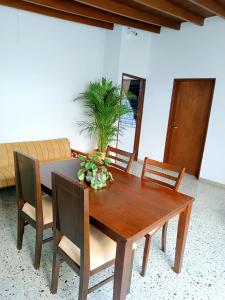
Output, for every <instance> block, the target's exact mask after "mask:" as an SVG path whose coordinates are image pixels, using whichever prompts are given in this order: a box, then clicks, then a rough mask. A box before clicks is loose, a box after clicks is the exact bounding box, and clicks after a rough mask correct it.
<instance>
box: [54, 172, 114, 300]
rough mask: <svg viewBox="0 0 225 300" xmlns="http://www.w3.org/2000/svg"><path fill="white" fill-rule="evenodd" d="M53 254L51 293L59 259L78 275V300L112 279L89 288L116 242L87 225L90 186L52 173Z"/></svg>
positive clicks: (110, 262) (105, 265)
mask: <svg viewBox="0 0 225 300" xmlns="http://www.w3.org/2000/svg"><path fill="white" fill-rule="evenodd" d="M52 186H53V215H54V256H53V266H52V284H51V293H53V294H55V293H56V292H57V286H58V278H59V267H60V260H61V259H63V261H65V262H66V263H68V265H69V266H70V267H71V268H72V269H73V270H74V271H75V272H76V273H77V274H78V275H79V276H80V287H79V296H78V299H79V300H84V299H86V298H87V294H88V293H90V292H92V291H94V290H95V289H97V288H99V287H100V286H102V285H103V284H105V283H107V282H109V281H110V280H112V279H113V278H114V276H113V275H112V276H110V277H108V278H107V279H105V280H103V281H102V282H100V283H98V284H96V285H95V286H93V287H91V288H88V286H89V277H90V276H92V275H94V274H96V273H98V272H100V271H101V270H103V269H106V268H108V267H109V266H111V265H113V264H114V262H115V256H116V242H114V241H113V240H112V239H111V238H109V237H108V236H106V235H105V234H104V233H102V232H101V231H99V230H98V229H97V228H95V227H94V226H92V225H90V224H89V189H88V188H87V187H84V186H83V185H82V184H80V183H79V182H78V181H74V180H72V179H69V178H66V177H64V176H60V175H59V174H55V173H53V174H52Z"/></svg>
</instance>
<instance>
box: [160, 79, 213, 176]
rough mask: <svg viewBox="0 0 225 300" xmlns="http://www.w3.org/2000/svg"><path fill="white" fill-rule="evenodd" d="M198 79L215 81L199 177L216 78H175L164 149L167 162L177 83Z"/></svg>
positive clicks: (210, 106)
mask: <svg viewBox="0 0 225 300" xmlns="http://www.w3.org/2000/svg"><path fill="white" fill-rule="evenodd" d="M198 80H211V81H212V82H213V86H212V94H211V97H210V104H209V115H208V120H207V124H206V131H205V135H204V138H203V143H202V150H201V158H200V167H199V171H198V174H197V178H198V179H199V176H200V171H201V167H202V159H203V154H204V150H205V143H206V138H207V133H208V127H209V119H210V115H211V108H212V101H213V95H214V91H215V84H216V78H175V79H174V80H173V91H172V96H171V104H170V113H169V119H168V125H167V134H166V143H165V149H164V157H163V162H164V163H166V162H167V161H168V157H169V151H170V145H171V138H172V129H171V125H170V123H171V121H172V119H173V117H174V115H175V113H176V111H175V107H176V100H177V97H176V96H177V86H178V84H177V83H179V82H180V81H198Z"/></svg>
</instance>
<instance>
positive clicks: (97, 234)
mask: <svg viewBox="0 0 225 300" xmlns="http://www.w3.org/2000/svg"><path fill="white" fill-rule="evenodd" d="M58 246H59V248H60V249H62V250H63V251H64V252H65V253H66V254H67V255H68V256H69V257H70V258H71V259H72V260H73V261H74V262H76V263H77V264H78V265H80V249H79V248H78V247H77V246H76V245H75V244H74V243H73V242H72V241H71V240H69V239H68V238H67V237H66V236H65V235H64V236H62V239H61V241H60V242H59V245H58ZM135 248H136V244H133V249H135ZM115 257H116V242H114V241H113V240H112V239H111V238H109V237H108V236H107V235H105V234H104V233H103V232H101V231H99V230H98V229H97V228H96V227H94V226H92V225H90V270H91V271H92V270H94V269H96V268H98V267H100V266H102V265H103V264H105V263H107V262H109V261H111V260H113V259H115Z"/></svg>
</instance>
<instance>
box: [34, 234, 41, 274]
mask: <svg viewBox="0 0 225 300" xmlns="http://www.w3.org/2000/svg"><path fill="white" fill-rule="evenodd" d="M42 243H43V229H36V244H35V262H34V267H35V269H39V267H40V261H41V250H42Z"/></svg>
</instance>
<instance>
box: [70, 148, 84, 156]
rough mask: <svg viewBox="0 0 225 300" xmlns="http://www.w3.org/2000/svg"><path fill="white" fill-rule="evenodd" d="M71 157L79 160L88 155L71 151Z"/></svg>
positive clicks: (74, 150)
mask: <svg viewBox="0 0 225 300" xmlns="http://www.w3.org/2000/svg"><path fill="white" fill-rule="evenodd" d="M71 156H72V157H74V158H79V157H81V156H88V153H86V152H82V151H79V150H76V149H71Z"/></svg>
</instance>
